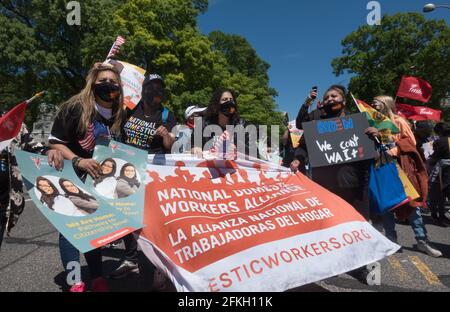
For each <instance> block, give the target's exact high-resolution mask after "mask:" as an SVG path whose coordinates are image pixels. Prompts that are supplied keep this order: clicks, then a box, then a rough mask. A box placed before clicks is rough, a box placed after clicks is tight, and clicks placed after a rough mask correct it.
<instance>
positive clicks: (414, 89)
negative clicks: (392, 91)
mask: <svg viewBox="0 0 450 312" xmlns="http://www.w3.org/2000/svg"><path fill="white" fill-rule="evenodd" d="M432 93H433V88H432V87H431V85H430V84H429V83H428V82H426V81H425V80H423V79H420V78H417V77H409V76H403V78H402V82H401V83H400V88H399V89H398V92H397V96H398V97H402V98H407V99H411V100H416V101H420V102H423V103H426V102H428V101H430V99H431V95H432Z"/></svg>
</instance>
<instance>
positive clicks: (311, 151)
mask: <svg viewBox="0 0 450 312" xmlns="http://www.w3.org/2000/svg"><path fill="white" fill-rule="evenodd" d="M367 128H369V123H368V121H367V118H366V116H365V115H364V114H362V113H360V114H354V115H349V116H344V117H340V118H331V119H323V120H315V121H311V122H306V123H304V124H303V129H304V130H305V133H304V136H305V140H306V146H307V148H308V155H309V162H310V164H311V166H312V167H313V168H317V167H326V166H332V165H338V164H344V163H351V162H356V161H361V160H366V159H373V158H374V156H375V145H374V143H373V141H372V140H370V139H369V137H368V136H367V135H366V134H364V131H365V130H366V129H367Z"/></svg>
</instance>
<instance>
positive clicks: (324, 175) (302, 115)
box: [296, 85, 376, 220]
mask: <svg viewBox="0 0 450 312" xmlns="http://www.w3.org/2000/svg"><path fill="white" fill-rule="evenodd" d="M345 98H346V90H345V87H343V86H340V85H333V86H331V87H330V88H328V90H327V91H326V92H325V95H324V96H323V105H322V106H321V108H320V109H316V110H314V111H312V112H311V113H308V110H309V107H310V105H311V104H312V101H306V102H305V104H304V105H303V106H302V107H301V109H300V111H299V114H298V116H297V119H296V126H297V128H298V129H303V126H302V124H303V123H304V122H309V121H313V120H325V119H330V118H336V117H343V116H345V115H346V111H345V105H346V100H345ZM374 131H376V129H375V130H374V129H372V128H369V129H367V131H366V132H367V134H368V135H369V136H371V137H373V133H374ZM299 149H300V150H302V151H303V153H300V152H298V151H296V154H304V155H307V149H306V142H305V140H304V138H302V140H301V142H300V147H299ZM303 159H306V156H305V157H304V158H303ZM369 168H370V161H359V162H354V163H345V164H339V165H334V166H327V167H320V168H314V169H312V179H313V181H314V182H316V183H318V184H320V185H321V186H323V187H325V188H326V189H328V190H329V191H331V192H333V193H334V194H336V195H338V196H339V197H341V198H343V199H345V200H346V201H347V202H348V203H350V204H351V205H352V206H353V207H355V208H356V210H357V211H358V212H359V213H360V214H361V215H362V216H364V217H365V218H366V219H367V220H368V219H369V215H370V214H369V199H368V187H369Z"/></svg>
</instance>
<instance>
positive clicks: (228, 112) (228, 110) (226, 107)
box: [220, 101, 237, 117]
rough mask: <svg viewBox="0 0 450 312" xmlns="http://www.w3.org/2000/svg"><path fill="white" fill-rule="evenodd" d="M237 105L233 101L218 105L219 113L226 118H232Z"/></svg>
mask: <svg viewBox="0 0 450 312" xmlns="http://www.w3.org/2000/svg"><path fill="white" fill-rule="evenodd" d="M236 111H237V105H236V103H234V101H228V102H226V103H223V104H221V105H220V112H221V113H222V114H224V115H225V116H227V117H232V116H234V114H236Z"/></svg>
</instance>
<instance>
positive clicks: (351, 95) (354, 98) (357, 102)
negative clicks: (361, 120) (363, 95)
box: [350, 92, 362, 113]
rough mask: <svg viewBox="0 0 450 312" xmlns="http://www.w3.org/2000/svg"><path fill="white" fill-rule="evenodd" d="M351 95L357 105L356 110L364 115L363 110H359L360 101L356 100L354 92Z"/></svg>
mask: <svg viewBox="0 0 450 312" xmlns="http://www.w3.org/2000/svg"><path fill="white" fill-rule="evenodd" d="M350 95H351V96H352V99H353V101H354V102H355V104H356V108H357V109H358V111H359V112H360V113H362V111H361V109H360V108H359V105H358V101H357V100H356V98H355V96H354V95H353V93H352V92H350Z"/></svg>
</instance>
